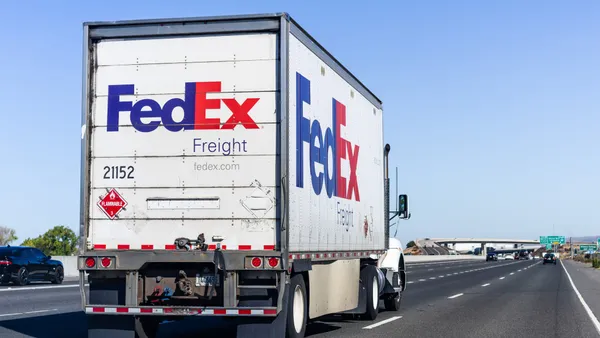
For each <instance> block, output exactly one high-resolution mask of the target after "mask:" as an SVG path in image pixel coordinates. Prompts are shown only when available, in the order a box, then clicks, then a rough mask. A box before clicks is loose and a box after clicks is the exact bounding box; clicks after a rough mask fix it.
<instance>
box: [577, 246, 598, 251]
mask: <svg viewBox="0 0 600 338" xmlns="http://www.w3.org/2000/svg"><path fill="white" fill-rule="evenodd" d="M579 250H581V251H596V245H594V244H582V245H580V246H579Z"/></svg>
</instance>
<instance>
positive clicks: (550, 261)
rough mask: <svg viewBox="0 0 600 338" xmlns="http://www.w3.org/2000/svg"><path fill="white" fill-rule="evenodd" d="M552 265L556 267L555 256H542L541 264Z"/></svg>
mask: <svg viewBox="0 0 600 338" xmlns="http://www.w3.org/2000/svg"><path fill="white" fill-rule="evenodd" d="M546 263H548V264H554V265H556V256H554V255H553V254H549V253H547V254H545V255H544V263H543V264H546Z"/></svg>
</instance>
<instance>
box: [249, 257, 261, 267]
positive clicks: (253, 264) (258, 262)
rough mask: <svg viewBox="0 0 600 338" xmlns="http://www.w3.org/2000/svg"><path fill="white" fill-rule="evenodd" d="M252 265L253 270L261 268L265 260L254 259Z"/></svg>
mask: <svg viewBox="0 0 600 338" xmlns="http://www.w3.org/2000/svg"><path fill="white" fill-rule="evenodd" d="M250 264H252V267H253V268H260V267H262V265H263V260H262V258H260V257H254V258H252V260H251V261H250Z"/></svg>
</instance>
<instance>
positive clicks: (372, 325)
mask: <svg viewBox="0 0 600 338" xmlns="http://www.w3.org/2000/svg"><path fill="white" fill-rule="evenodd" d="M400 318H402V316H394V317H391V318H388V319H384V320H382V321H380V322H377V323H375V324H371V325H369V326H365V327H363V329H364V330H371V329H374V328H376V327H378V326H381V325H385V324H387V323H391V322H393V321H395V320H398V319H400Z"/></svg>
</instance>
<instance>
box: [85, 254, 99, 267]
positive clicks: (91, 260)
mask: <svg viewBox="0 0 600 338" xmlns="http://www.w3.org/2000/svg"><path fill="white" fill-rule="evenodd" d="M85 266H87V267H88V268H90V269H91V268H93V267H95V266H96V259H95V258H94V257H88V258H86V259H85Z"/></svg>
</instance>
